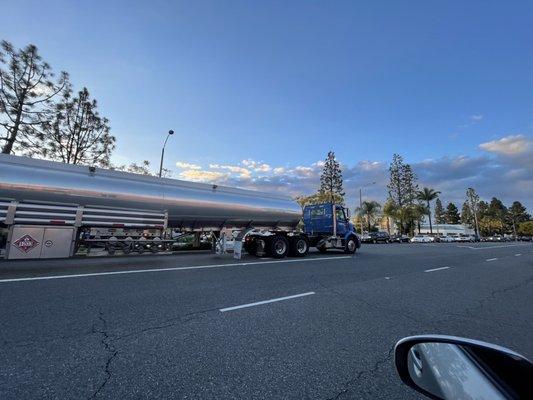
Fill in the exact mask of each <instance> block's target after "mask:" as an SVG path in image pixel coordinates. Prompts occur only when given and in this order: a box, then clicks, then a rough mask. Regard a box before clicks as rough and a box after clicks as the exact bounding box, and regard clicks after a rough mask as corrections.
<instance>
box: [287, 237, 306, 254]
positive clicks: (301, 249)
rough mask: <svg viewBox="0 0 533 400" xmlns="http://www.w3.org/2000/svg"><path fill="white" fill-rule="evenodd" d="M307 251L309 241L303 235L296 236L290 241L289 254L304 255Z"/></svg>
mask: <svg viewBox="0 0 533 400" xmlns="http://www.w3.org/2000/svg"><path fill="white" fill-rule="evenodd" d="M308 252H309V243H308V242H307V239H306V238H305V237H301V236H300V237H296V238H294V239H293V240H292V241H291V251H290V253H291V256H293V257H305V255H306V254H307V253H308Z"/></svg>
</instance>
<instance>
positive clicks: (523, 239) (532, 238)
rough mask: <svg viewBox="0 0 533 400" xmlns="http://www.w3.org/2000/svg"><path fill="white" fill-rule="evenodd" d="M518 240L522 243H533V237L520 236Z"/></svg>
mask: <svg viewBox="0 0 533 400" xmlns="http://www.w3.org/2000/svg"><path fill="white" fill-rule="evenodd" d="M518 240H520V241H521V242H531V241H533V237H531V236H519V237H518Z"/></svg>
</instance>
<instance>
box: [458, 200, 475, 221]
mask: <svg viewBox="0 0 533 400" xmlns="http://www.w3.org/2000/svg"><path fill="white" fill-rule="evenodd" d="M461 222H462V223H463V225H467V226H468V227H473V226H474V214H473V212H472V210H471V209H470V205H469V204H468V201H465V202H464V203H463V208H462V209H461Z"/></svg>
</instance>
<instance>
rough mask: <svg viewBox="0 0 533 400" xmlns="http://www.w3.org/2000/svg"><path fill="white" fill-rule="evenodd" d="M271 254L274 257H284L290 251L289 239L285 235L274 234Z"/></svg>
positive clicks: (271, 242)
mask: <svg viewBox="0 0 533 400" xmlns="http://www.w3.org/2000/svg"><path fill="white" fill-rule="evenodd" d="M269 247H270V255H271V256H272V257H274V258H283V257H285V256H286V255H287V253H288V252H289V241H288V240H287V238H285V237H284V236H280V235H277V236H274V238H273V239H272V240H271V241H270V246H269Z"/></svg>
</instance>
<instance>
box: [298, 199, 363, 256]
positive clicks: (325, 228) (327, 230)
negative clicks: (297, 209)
mask: <svg viewBox="0 0 533 400" xmlns="http://www.w3.org/2000/svg"><path fill="white" fill-rule="evenodd" d="M303 222H304V233H305V234H306V235H307V238H308V241H309V245H310V246H311V247H316V248H317V249H318V250H319V251H320V252H326V251H327V250H328V249H343V250H344V251H345V252H346V253H348V254H353V253H355V251H356V250H357V249H358V248H359V247H361V241H360V239H359V237H358V236H357V235H356V233H355V229H354V226H353V224H352V222H351V221H350V210H349V209H348V208H346V207H343V206H341V205H338V204H334V203H325V204H313V205H308V206H305V208H304V213H303Z"/></svg>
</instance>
